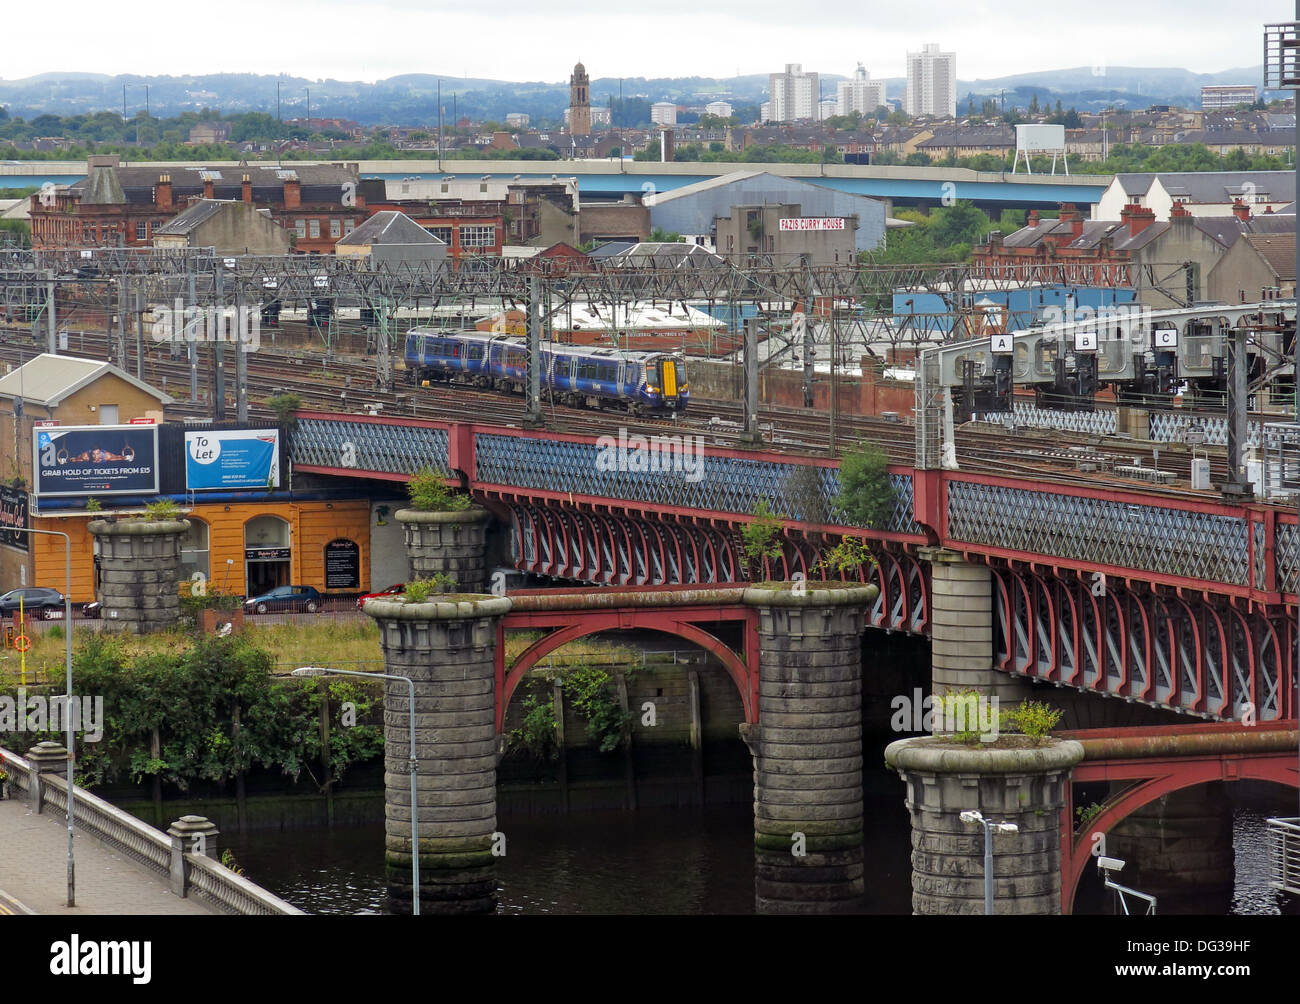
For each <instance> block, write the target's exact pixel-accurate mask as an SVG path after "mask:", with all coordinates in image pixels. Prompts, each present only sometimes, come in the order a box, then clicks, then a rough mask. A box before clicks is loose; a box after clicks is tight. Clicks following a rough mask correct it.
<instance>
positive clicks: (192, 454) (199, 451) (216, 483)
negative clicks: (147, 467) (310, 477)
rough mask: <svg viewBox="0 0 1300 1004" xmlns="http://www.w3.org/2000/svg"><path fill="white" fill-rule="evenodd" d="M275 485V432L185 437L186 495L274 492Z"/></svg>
mask: <svg viewBox="0 0 1300 1004" xmlns="http://www.w3.org/2000/svg"><path fill="white" fill-rule="evenodd" d="M279 483H280V433H279V430H277V429H216V430H211V431H208V432H187V433H185V486H186V488H188V489H189V490H190V491H192V492H201V491H208V490H212V489H231V488H267V487H271V488H275V487H278V486H279Z"/></svg>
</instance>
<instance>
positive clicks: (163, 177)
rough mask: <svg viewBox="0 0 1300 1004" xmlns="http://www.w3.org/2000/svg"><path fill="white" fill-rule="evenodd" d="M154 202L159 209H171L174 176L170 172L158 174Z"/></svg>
mask: <svg viewBox="0 0 1300 1004" xmlns="http://www.w3.org/2000/svg"><path fill="white" fill-rule="evenodd" d="M154 204H155V205H157V207H158V208H159V209H165V210H167V211H169V212H170V211H171V210H172V209H173V208H174V206H173V204H172V176H171V175H170V174H160V175H158V184H157V186H155V188H154Z"/></svg>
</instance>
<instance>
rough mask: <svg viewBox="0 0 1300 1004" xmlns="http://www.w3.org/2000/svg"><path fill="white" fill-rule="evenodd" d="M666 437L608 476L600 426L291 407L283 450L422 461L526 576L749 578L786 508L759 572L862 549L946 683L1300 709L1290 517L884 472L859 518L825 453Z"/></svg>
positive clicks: (1016, 481)
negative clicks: (774, 516) (884, 511)
mask: <svg viewBox="0 0 1300 1004" xmlns="http://www.w3.org/2000/svg"><path fill="white" fill-rule="evenodd" d="M676 447H679V448H683V449H696V450H697V453H698V458H699V459H698V464H696V463H694V461H693V462H692V465H690V469H689V470H688V469H685V466H684V465H677V466H675V468H674V469H671V470H663V469H654V470H651V469H634V468H636V467H639V466H640V465H639V464H627V463H625V464H623V465H621V466H622V467H623V469H621V470H620V469H618V467H619V466H620V465H613V466H612V468H611V465H610V464H608V463H602V462H601V461H600V454H601V450H602V449H607V448H608V444H607V443H602V442H601V440H600V438H599V437H596V436H593V435H577V434H563V433H555V432H549V431H530V430H526V429H520V428H515V427H508V426H498V425H487V424H479V423H475V422H445V421H425V420H418V419H395V418H392V417H377V416H359V415H349V416H340V415H336V414H327V413H323V412H300V413H299V415H298V424H297V429H296V432H295V434H294V437H293V445H292V456H293V463H294V469H295V470H296V471H298V472H303V473H315V474H322V475H334V476H343V477H351V478H365V479H379V480H391V481H405V480H406V479H407V477H408V476H409V475H410V473H411V472H412V471H414V470H416V469H418V468H420V467H421V466H423V465H425V464H429V465H432V466H433V467H434V468H435V469H440V470H442V471H443V472H444V473H446V475H447V476H448V478H449V479H450V480H452V481H453V482H455V483H458V484H460V485H462V486H463V487H465V488H467V489H468V490H469V492H470V493H471V494H472V495H473V497H474V498H475V500H476V501H478V502H480V503H481V504H483V505H484V506H485V507H487V508H488V509H490V510H491V511H493V512H494V513H495V514H496V515H497V517H498V518H499V520H500V524H501V527H502V528H503V530H504V531H505V532H506V533H507V534H508V536H509V553H510V555H511V556H512V558H513V560H514V562H515V564H516V565H517V567H519V568H520V569H523V570H526V571H529V572H534V573H537V574H540V575H547V576H554V577H557V578H563V579H570V580H574V581H576V582H579V583H587V584H590V585H599V586H606V587H608V586H657V585H714V584H724V583H734V582H740V581H744V580H746V579H748V578H749V577H750V576H749V570H748V569H747V563H746V561H745V556H744V552H743V548H742V545H741V542H740V535H739V531H740V530H741V528H743V527H744V526H745V525H746V524H747V523H748V522H750V521H751V520H752V519H753V518H754V515H753V514H754V511H755V507H756V506H757V504H758V503H759V502H760V501H766V502H767V503H768V504H769V505H770V507H771V509H772V510H773V511H774V512H777V513H780V514H783V515H785V516H786V517H788V518H787V520H786V521H785V526H784V530H783V536H782V541H781V545H782V546H781V553H780V554H779V555H778V556H776V557H773V558H769V559H765V560H764V567H763V568H762V569H761V577H762V578H765V579H773V580H790V579H792V578H797V577H798V576H800V575H802V576H804V577H806V578H809V579H817V578H825V577H826V573H825V571H824V569H823V567H822V566H821V565H820V564H819V558H820V556H821V555H823V554H824V553H825V551H826V550H827V549H828V548H829V547H830V546H832V545H833V544H834V543H835V542H836V541H838V540H840V539H842V538H843V537H855V538H859V539H861V540H863V541H865V542H867V543H868V544H869V546H870V548H871V550H872V554H873V556H874V559H875V560H874V563H871V564H865V565H864V566H862V567H861V568H859V569H857V570H856V571H855V572H854V573H852V574H851V575H850V576H848V577H853V578H858V579H860V580H862V581H864V582H867V583H871V584H874V585H875V586H877V588H878V595H877V597H876V599H875V600H874V602H873V605H872V607H871V609H870V610H869V611H868V613H867V621H868V623H869V625H870V626H871V627H874V628H879V629H882V630H886V631H900V632H907V633H910V634H915V635H924V636H927V637H929V638H930V640H931V643H932V652H933V657H932V658H933V682H934V683H935V684H936V685H938V684H941V683H942V684H947V685H950V686H965V685H972V686H977V687H981V688H984V689H990V690H992V691H994V692H1002V693H1005V694H1007V695H1008V696H1010V695H1011V694H1012V693H1013V692H1015V691H1016V690H1017V687H1016V679H1017V678H1028V679H1031V680H1039V681H1045V682H1048V683H1052V684H1056V685H1059V686H1062V687H1070V688H1075V689H1077V690H1081V691H1086V692H1092V693H1098V694H1102V695H1107V696H1111V697H1117V698H1121V699H1123V700H1126V701H1130V702H1137V703H1142V704H1147V705H1151V706H1153V707H1158V708H1164V709H1168V710H1172V711H1175V712H1179V713H1182V714H1184V715H1189V716H1194V717H1199V718H1203V719H1211V720H1217V721H1232V720H1242V719H1245V720H1247V721H1263V722H1266V721H1277V720H1282V719H1293V718H1295V716H1296V708H1295V697H1294V673H1295V656H1294V652H1295V647H1296V639H1295V616H1294V611H1295V602H1296V581H1297V566H1298V564H1300V555H1298V554H1297V541H1298V534H1300V531H1298V530H1297V519H1296V515H1295V513H1294V512H1288V511H1286V510H1284V509H1283V508H1281V507H1278V506H1275V505H1269V504H1263V503H1240V504H1226V503H1224V502H1223V501H1221V500H1219V499H1218V498H1217V497H1214V496H1211V495H1209V494H1208V493H1192V492H1182V493H1179V492H1175V491H1170V490H1165V489H1161V488H1157V487H1154V486H1153V487H1151V488H1146V487H1145V486H1138V485H1127V486H1122V487H1121V486H1116V485H1114V484H1113V483H1112V484H1108V483H1104V482H1100V481H1098V482H1096V483H1078V482H1076V481H1073V480H1068V479H1062V480H1061V481H1060V482H1059V483H1057V482H1054V481H1053V480H1051V479H1050V477H1048V476H1045V475H1043V474H1041V473H1039V472H1030V471H1026V473H1025V474H1024V475H1021V476H1009V475H1004V474H981V473H975V472H967V471H950V470H920V469H917V468H915V467H911V466H902V465H894V466H891V467H890V469H889V472H890V480H891V483H892V485H893V488H894V495H895V505H894V510H893V513H892V515H891V516H890V518H889V520H888V522H887V523H886V524H885V525H883V526H881V527H879V528H863V527H855V526H850V525H848V524H846V523H845V522H844V521H843V520H842V519H840V518H839V517H838V516H837V515H836V510H835V509H834V506H833V503H832V499H833V497H834V496H835V494H836V493H837V491H838V486H839V481H838V464H837V462H835V461H830V460H823V459H815V458H810V457H805V456H792V455H788V454H785V453H781V452H776V451H772V450H738V449H735V448H733V447H728V446H710V445H707V444H705V443H703V442H701V441H699V440H696V441H695V442H694V443H692V442H691V440H690V439H689V438H688V439H686V440H685V441H684V442H678V443H677V444H676ZM658 466H659V467H660V468H662V467H663V466H664V465H662V464H661V465H658ZM984 653H987V654H984Z"/></svg>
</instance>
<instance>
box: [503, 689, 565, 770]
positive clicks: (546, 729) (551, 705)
mask: <svg viewBox="0 0 1300 1004" xmlns="http://www.w3.org/2000/svg"><path fill="white" fill-rule="evenodd" d="M523 712H524V717H523V721H522V723H521V724H520V726H519V728H517V729H513V730H512V731H511V733H510V741H509V745H510V749H512V750H520V751H522V752H524V753H527V754H528V755H530V756H533V757H535V758H537V759H538V760H554V759H556V757H558V756H559V743H558V741H557V736H556V729H557V726H558V723H557V722H556V720H555V701H554V700H552V699H551V698H550V697H549V696H548V697H547V698H546V699H545V700H541V699H539V698H538V696H537V695H536V694H529V695H528V696H527V697H526V698H525V699H524V703H523Z"/></svg>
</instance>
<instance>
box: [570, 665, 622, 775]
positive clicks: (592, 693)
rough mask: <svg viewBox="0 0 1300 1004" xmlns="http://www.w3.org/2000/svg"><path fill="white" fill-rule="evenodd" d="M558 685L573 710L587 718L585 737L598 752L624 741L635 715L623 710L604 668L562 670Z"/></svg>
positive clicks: (612, 749) (611, 680)
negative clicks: (562, 674)
mask: <svg viewBox="0 0 1300 1004" xmlns="http://www.w3.org/2000/svg"><path fill="white" fill-rule="evenodd" d="M561 686H562V687H563V688H564V694H565V697H566V698H567V699H568V700H569V702H570V704H572V705H573V709H574V711H576V712H577V713H578V714H579V715H581V716H582V717H583V718H585V719H586V720H587V736H588V738H590V739H591V741H592V742H594V743H595V744H596V748H597V749H599V750H600V752H602V753H611V752H613V751H614V750H616V749H618V748H620V747H621V746H622V745H623V744H624V741H625V738H626V736H627V730H628V729H629V728H631V726H632V720H633V718H634V717H635V716H634V715H633V714H632V713H631V712H630V711H624V710H623V706H622V704H621V703H620V702H619V699H618V691H617V690H616V688H615V684H614V679H613V677H611V676H610V675H609V672H608V671H607V670H604V669H600V668H599V667H596V666H588V665H585V664H584V665H578V666H574V667H573V668H572V669H570V670H569V671H568V672H567V673H565V675H564V677H563V679H562V681H561Z"/></svg>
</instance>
